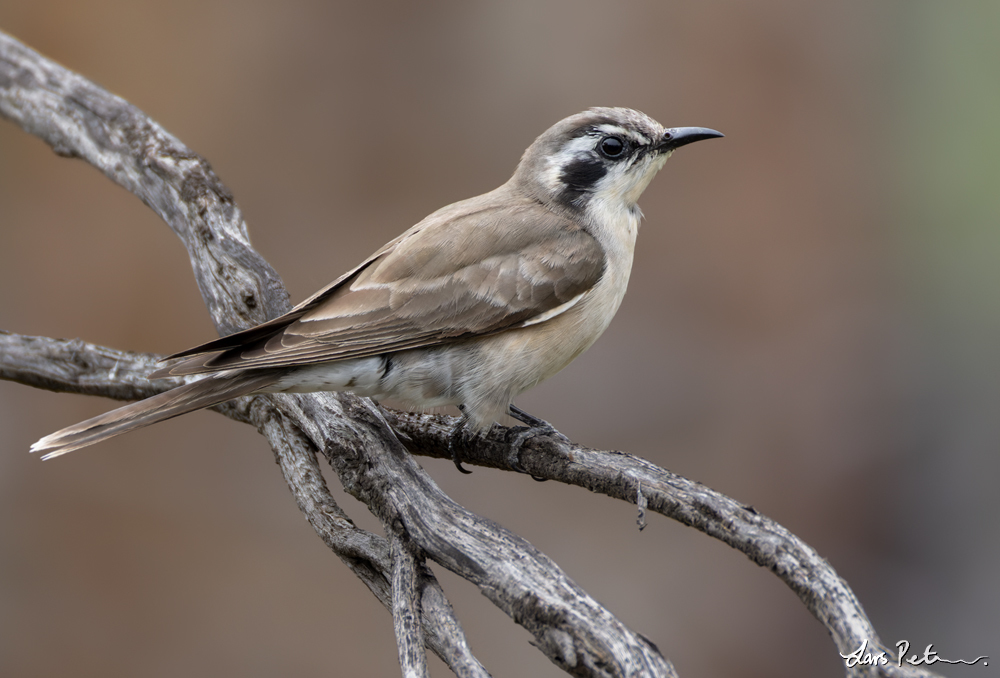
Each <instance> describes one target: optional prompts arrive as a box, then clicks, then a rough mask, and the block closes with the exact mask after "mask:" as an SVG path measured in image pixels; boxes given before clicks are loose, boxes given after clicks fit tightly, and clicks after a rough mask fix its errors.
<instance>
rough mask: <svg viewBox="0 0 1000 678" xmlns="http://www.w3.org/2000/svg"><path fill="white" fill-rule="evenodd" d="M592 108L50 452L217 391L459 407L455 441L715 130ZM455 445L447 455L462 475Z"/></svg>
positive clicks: (531, 361)
mask: <svg viewBox="0 0 1000 678" xmlns="http://www.w3.org/2000/svg"><path fill="white" fill-rule="evenodd" d="M722 136H723V135H722V134H721V133H719V132H717V131H715V130H713V129H708V128H705V127H670V128H667V127H663V126H662V125H660V124H659V123H658V122H656V121H655V120H653V119H652V118H650V117H649V116H647V115H645V114H644V113H641V112H639V111H636V110H632V109H628V108H606V107H598V108H590V109H588V110H586V111H584V112H582V113H578V114H576V115H572V116H569V117H567V118H565V119H563V120H561V121H559V122H558V123H556V124H555V125H553V126H552V127H550V128H549V129H548V130H547V131H545V132H544V133H542V134H541V135H540V136H539V137H538V138H537V139H536V140H535V141H534V142H533V143H532V144H531V145H530V146H529V147H528V148H527V150H526V151H524V153H523V155H522V156H521V159H520V162H519V163H518V165H517V168H516V169H515V171H514V173H513V175H512V176H511V178H510V179H509V180H508V181H507V182H506V183H504V184H503V185H502V186H500V187H499V188H497V189H495V190H493V191H490V192H488V193H485V194H483V195H480V196H477V197H474V198H470V199H467V200H462V201H460V202H456V203H454V204H451V205H448V206H446V207H443V208H441V209H439V210H437V211H436V212H434V213H432V214H430V215H429V216H427V217H426V218H425V219H423V220H422V221H420V222H419V223H417V224H416V225H415V226H413V227H412V228H410V229H409V230H407V231H406V232H404V233H403V234H402V235H400V236H399V237H397V238H396V239H394V240H392V241H391V242H389V243H388V244H386V245H384V246H383V247H382V248H380V249H379V250H377V251H376V252H375V253H374V254H372V255H371V256H370V257H368V258H367V259H365V260H364V261H363V262H362V263H361V264H360V265H358V266H357V267H355V268H353V269H351V270H350V271H348V272H347V273H345V274H344V275H342V276H341V277H339V278H338V279H336V280H335V281H334V282H332V283H331V284H329V285H327V286H326V287H324V288H323V289H321V290H320V291H318V292H317V293H315V294H314V295H312V296H311V297H309V298H308V299H306V300H305V301H303V302H302V303H300V304H298V305H297V306H295V307H294V308H293V309H292V310H291V311H289V312H287V313H285V314H284V315H282V316H280V317H278V318H275V319H273V320H270V321H268V322H265V323H263V324H260V325H257V326H256V327H252V328H250V329H247V330H243V331H239V332H236V333H234V334H231V335H229V336H226V337H222V338H219V339H215V340H214V341H209V342H208V343H205V344H201V345H200V346H196V347H194V348H190V349H188V350H186V351H182V352H180V353H176V354H174V355H172V356H169V357H168V358H166V359H164V360H165V361H169V362H168V364H167V365H166V366H164V367H162V368H161V369H158V370H156V371H155V372H153V373H151V374H150V375H149V378H150V379H158V378H164V377H191V380H189V381H188V382H187V383H185V384H183V385H181V386H178V387H175V388H173V389H170V390H167V391H164V392H162V393H159V394H157V395H154V396H151V397H149V398H146V399H145V400H141V401H138V402H134V403H131V404H129V405H125V406H124V407H120V408H118V409H116V410H112V411H111V412H108V413H105V414H102V415H99V416H97V417H94V418H92V419H89V420H87V421H84V422H81V423H79V424H76V425H74V426H70V427H68V428H65V429H62V430H60V431H57V432H55V433H52V434H51V435H48V436H45V437H44V438H42V439H40V440H39V441H38V442H36V443H34V444H33V445H32V446H31V450H32V452H44V453H45V454H44V455H43V459H50V458H53V457H57V456H59V455H62V454H65V453H67V452H71V451H73V450H77V449H80V448H82V447H86V446H89V445H93V444H94V443H97V442H100V441H102V440H106V439H108V438H111V437H113V436H117V435H120V434H123V433H126V432H128V431H131V430H133V429H137V428H141V427H144V426H148V425H150V424H154V423H156V422H159V421H163V420H166V419H170V418H172V417H176V416H178V415H181V414H185V413H187V412H191V411H193V410H197V409H201V408H205V407H211V406H213V405H216V404H219V403H221V402H225V401H227V400H230V399H233V398H238V397H241V396H247V395H252V394H259V393H302V392H315V391H351V392H353V393H354V394H356V395H359V396H367V397H372V398H375V399H381V398H394V399H396V400H398V401H402V402H403V403H404V404H405V405H406V406H409V407H415V408H432V407H439V406H446V405H452V406H458V408H459V409H460V411H461V414H462V418H461V420H460V423H459V426H458V427H456V429H455V431H456V434H458V435H459V439H461V437H462V436H475V435H479V434H481V433H483V432H485V431H487V430H489V429H490V428H491V427H492V426H493V424H494V423H495V422H497V421H498V420H499V419H501V418H502V417H503V416H504V415H505V414H510V415H511V416H513V417H514V418H516V419H518V420H519V421H521V422H523V423H526V424H528V429H529V430H534V429H539V428H543V429H544V428H545V427H548V430H551V431H554V430H555V429H553V428H552V427H551V425H549V424H548V422H545V421H544V420H543V419H538V418H536V417H533V416H531V415H529V414H527V413H526V412H524V411H523V410H520V409H519V408H517V407H516V406H514V404H513V401H514V398H515V397H516V396H517V395H518V394H520V393H522V392H524V391H525V390H527V389H529V388H531V387H533V386H535V385H536V384H538V383H539V382H541V381H543V380H545V379H547V378H549V377H551V376H552V375H554V374H555V373H557V372H559V371H560V370H561V369H563V368H564V367H566V365H568V364H569V363H570V362H571V361H572V360H573V359H575V358H576V357H577V356H579V355H580V354H581V353H583V351H585V350H586V349H587V348H589V347H590V346H591V345H592V344H593V343H594V342H595V341H596V340H597V338H598V337H599V336H600V335H601V334H602V333H603V332H604V330H605V329H606V328H607V327H608V325H609V324H610V322H611V320H612V318H613V317H614V315H615V313H616V311H617V310H618V307H619V305H620V304H621V302H622V298H623V297H624V295H625V290H626V287H627V286H628V280H629V275H630V273H631V269H632V259H633V253H634V250H635V243H636V235H637V232H638V229H639V223H640V220H641V218H642V212H641V210H640V209H639V207H638V204H637V202H638V200H639V196H640V195H642V193H643V191H644V190H645V189H646V187H647V186H648V185H649V183H650V181H651V180H652V179H653V177H654V176H655V175H656V173H657V172H658V171H659V170H660V168H662V167H663V164H664V163H665V162H666V160H667V158H668V157H670V155H671V154H672V153H673V152H674V151H675V150H677V149H678V148H680V147H682V146H686V145H688V144H690V143H693V142H696V141H700V140H704V139H712V138H718V137H722ZM458 447H460V446H459V445H453V450H452V457H453V460H454V461H455V464H456V466H457V467H458V468H459V470H462V471H465V469H464V468H463V467H462V465H461V459H460V455H459V453H458V452H457V451H456V449H457V448H458Z"/></svg>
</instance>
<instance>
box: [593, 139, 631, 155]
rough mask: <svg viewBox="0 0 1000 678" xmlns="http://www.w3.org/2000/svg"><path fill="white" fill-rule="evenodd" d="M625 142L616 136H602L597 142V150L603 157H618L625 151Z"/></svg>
mask: <svg viewBox="0 0 1000 678" xmlns="http://www.w3.org/2000/svg"><path fill="white" fill-rule="evenodd" d="M625 148H626V146H625V142H624V141H622V140H621V139H619V138H618V137H604V138H603V139H601V143H599V144H597V150H599V151H600V152H601V155H603V156H604V157H605V158H620V157H621V156H622V155H623V154H624V153H625Z"/></svg>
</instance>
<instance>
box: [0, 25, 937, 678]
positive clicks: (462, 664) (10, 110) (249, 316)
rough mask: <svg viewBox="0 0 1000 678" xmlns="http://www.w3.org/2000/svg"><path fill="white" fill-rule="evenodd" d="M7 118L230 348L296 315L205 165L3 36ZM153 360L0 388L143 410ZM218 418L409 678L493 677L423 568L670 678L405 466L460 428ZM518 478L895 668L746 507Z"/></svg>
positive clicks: (568, 462)
mask: <svg viewBox="0 0 1000 678" xmlns="http://www.w3.org/2000/svg"><path fill="white" fill-rule="evenodd" d="M0 115H3V116H4V117H6V118H8V119H10V120H12V121H14V122H15V123H17V124H19V125H20V126H21V127H23V128H24V129H25V130H27V131H29V132H31V133H33V134H35V135H37V136H39V137H41V138H42V139H43V140H45V141H46V142H47V143H48V144H49V145H50V146H52V148H53V149H54V150H55V151H56V153H58V154H60V155H64V156H67V157H79V158H82V159H83V160H85V161H86V162H88V163H90V164H91V165H93V166H95V167H96V168H98V169H99V170H101V171H102V172H103V173H104V174H105V175H106V176H108V178H110V179H111V180H112V181H114V182H116V183H118V184H119V185H121V186H123V187H124V188H126V189H127V190H129V191H131V192H132V193H134V194H135V195H136V196H138V197H139V198H140V199H142V200H143V202H145V203H146V204H147V205H148V206H149V207H150V208H151V209H153V210H154V211H155V212H156V213H157V214H159V215H160V216H161V217H162V218H163V219H164V221H166V222H167V224H168V225H169V226H170V227H171V228H172V229H173V230H174V232H175V233H176V234H177V235H178V237H180V239H181V240H182V242H183V243H184V246H185V247H186V248H187V250H188V252H189V254H190V258H191V263H192V267H193V270H194V274H195V277H196V279H197V282H198V286H199V289H200V290H201V293H202V296H203V298H204V300H205V303H206V305H207V306H208V309H209V312H210V313H211V315H212V318H213V321H214V322H215V325H216V327H217V329H218V330H219V332H220V333H221V334H228V333H230V332H233V331H236V330H239V329H243V328H246V327H248V326H251V325H254V324H256V323H260V322H263V321H264V320H267V319H268V318H271V317H274V316H276V315H278V314H280V313H282V312H284V311H286V310H287V309H288V307H289V304H288V296H287V293H286V292H285V290H284V287H283V286H282V284H281V281H280V279H279V278H278V276H277V274H276V273H275V272H274V271H273V269H271V267H270V266H269V265H268V264H267V262H266V261H264V259H263V258H261V257H260V255H259V254H257V252H256V251H254V250H253V248H252V247H251V246H250V243H249V239H248V237H247V230H246V226H245V223H244V221H243V218H242V215H241V213H240V211H239V208H238V207H237V206H236V204H235V202H234V200H233V198H232V196H231V195H230V193H229V191H228V190H227V189H226V188H225V186H223V185H222V183H221V182H220V181H219V179H218V178H217V177H216V176H215V174H214V173H213V172H212V170H211V168H210V167H209V165H208V163H207V162H205V160H204V159H203V158H201V157H200V156H198V155H197V154H195V153H194V152H192V151H191V150H189V149H188V148H187V147H185V146H184V145H183V144H182V143H181V142H180V141H178V140H177V139H176V138H174V137H173V136H171V135H170V134H168V133H167V132H166V131H164V130H163V129H162V128H161V127H160V126H159V125H157V124H156V123H154V122H153V121H151V120H150V119H149V118H147V117H146V116H145V115H144V114H143V113H142V112H141V111H139V110H138V109H136V108H135V107H134V106H132V105H130V104H129V103H127V102H126V101H124V100H122V99H120V98H118V97H115V96H114V95H112V94H110V93H108V92H106V91H104V90H102V89H101V88H99V87H97V86H96V85H94V84H93V83H91V82H89V81H88V80H86V79H85V78H83V77H81V76H79V75H77V74H75V73H73V72H71V71H68V70H66V69H64V68H62V67H61V66H59V65H58V64H55V63H54V62H52V61H50V60H48V59H46V58H44V57H42V56H40V55H39V54H37V53H35V52H33V51H31V50H30V49H28V48H26V47H25V46H23V45H21V44H20V43H18V42H17V41H16V40H14V39H13V38H11V37H9V36H6V35H4V34H2V33H0ZM157 358H158V356H154V355H148V354H136V353H127V352H123V351H115V350H114V349H107V348H103V347H99V346H94V345H91V344H86V343H84V342H81V341H78V340H74V341H65V340H56V339H47V338H39V337H25V336H21V335H15V334H8V333H2V334H0V378H3V379H7V380H12V381H18V382H21V383H24V384H28V385H31V386H35V387H40V388H47V389H51V390H57V391H67V392H74V393H88V394H93V395H103V396H106V397H110V398H117V399H135V398H141V397H147V396H149V395H152V394H154V393H156V392H159V391H162V390H165V388H168V387H171V386H173V385H176V383H171V382H169V381H164V382H155V383H154V382H148V381H146V380H145V375H146V374H147V373H148V372H149V371H150V368H151V366H152V364H153V363H154V362H155V361H156V360H157ZM214 409H216V410H217V411H220V412H222V413H223V414H225V415H227V416H229V417H231V418H233V419H236V420H238V421H243V422H246V423H250V424H252V425H254V426H255V427H256V428H257V429H258V430H259V431H260V432H261V434H262V435H264V436H265V437H266V438H267V440H268V442H269V443H270V445H271V447H272V449H273V450H274V454H275V456H276V458H277V460H278V463H279V466H280V467H281V470H282V473H283V475H284V477H285V480H286V482H287V483H288V485H289V488H290V489H291V491H292V494H293V495H294V497H295V499H296V502H297V503H298V506H299V508H300V510H301V511H302V512H303V513H304V514H305V515H306V517H307V518H308V519H309V521H310V524H312V526H313V528H314V529H315V530H316V532H317V534H318V535H319V536H320V537H321V538H322V539H323V540H324V542H325V543H326V544H327V545H328V546H329V547H330V548H331V549H332V550H333V551H334V552H335V553H336V554H337V555H338V556H339V557H340V558H341V559H342V560H343V561H344V562H345V563H346V564H347V565H348V567H350V568H351V570H352V571H353V572H354V573H355V574H356V575H357V576H358V577H359V578H360V579H361V580H362V581H363V582H364V583H365V584H366V585H367V586H368V587H369V589H370V590H371V591H372V592H373V593H374V594H375V596H376V598H378V600H379V601H380V602H381V603H382V604H383V605H385V606H386V607H387V608H388V609H390V610H392V611H393V614H394V619H395V622H396V623H395V628H396V630H397V639H398V643H399V648H400V657H401V662H402V665H403V670H404V675H413V676H422V675H425V673H426V663H425V661H424V659H423V656H422V647H423V646H424V645H425V644H426V645H427V646H428V647H430V648H431V649H432V650H434V651H435V653H437V654H438V655H439V656H440V657H441V658H442V659H444V661H446V662H447V663H448V665H449V666H450V667H451V669H452V670H453V671H454V672H455V673H456V674H457V675H460V676H486V675H488V673H487V672H486V670H485V669H484V668H483V667H482V665H481V664H480V663H479V662H478V661H477V660H476V658H475V657H474V656H473V655H472V653H471V651H470V650H469V647H468V644H467V642H466V640H465V636H464V634H463V633H462V631H461V627H460V625H459V623H458V620H457V618H456V617H455V615H454V612H453V611H452V609H451V606H450V605H449V603H448V601H447V599H446V597H445V595H444V592H443V590H442V589H441V587H440V585H439V584H438V582H437V580H436V579H435V578H434V576H433V574H432V573H431V572H430V570H429V568H427V567H426V566H425V565H424V564H423V558H424V557H425V556H426V557H428V558H430V559H432V560H434V561H435V562H437V563H439V564H441V565H443V566H445V567H447V568H449V569H450V570H452V571H454V572H456V573H458V574H459V575H461V576H463V577H465V578H467V579H469V580H470V581H472V582H474V583H475V584H477V585H478V586H479V587H480V589H481V590H482V591H483V593H484V594H486V595H487V597H489V598H490V600H492V601H493V602H494V603H495V604H496V605H497V606H498V607H500V608H501V609H503V610H504V611H505V612H507V614H509V615H510V616H511V618H513V619H514V620H515V621H517V622H518V623H519V624H521V625H523V626H524V627H525V628H527V629H528V630H529V631H530V632H531V633H532V634H533V635H534V637H535V641H536V645H538V647H539V648H540V649H541V650H542V651H543V652H545V654H546V655H547V656H548V657H549V658H550V659H551V660H552V661H553V662H555V663H556V664H557V665H559V666H561V667H562V668H564V669H565V670H566V671H568V672H570V673H573V674H574V675H583V676H672V675H675V674H674V672H673V669H672V667H671V666H670V664H669V662H667V661H666V659H664V658H663V657H662V656H661V655H660V653H659V651H658V650H656V648H655V647H653V646H652V645H651V644H650V643H649V642H648V641H646V640H645V639H644V638H642V637H641V636H640V635H638V634H636V633H635V632H633V631H631V630H630V629H628V628H627V627H625V626H624V625H623V624H622V623H621V622H620V621H619V620H618V619H616V618H615V617H614V616H613V615H612V614H611V613H610V612H608V611H607V610H606V609H604V608H603V607H601V606H600V605H599V604H598V603H597V602H596V601H594V600H593V598H591V597H590V596H589V595H588V594H587V593H586V592H585V591H583V590H582V589H580V588H579V586H577V585H576V584H575V583H574V582H573V581H572V580H570V579H569V578H568V577H567V576H566V575H565V573H563V572H562V570H561V569H560V568H559V567H558V566H557V565H556V564H555V563H554V562H552V561H551V560H550V559H549V558H547V557H546V556H545V555H544V554H542V553H540V552H538V551H537V550H536V549H535V548H534V547H532V546H531V545H530V544H528V543H527V542H526V541H524V540H523V539H522V538H520V537H519V536H517V535H515V534H513V533H511V532H509V531H507V530H505V529H503V528H501V527H499V526H498V525H496V524H494V523H492V522H491V521H489V520H487V519H484V518H482V517H480V516H477V515H475V514H473V513H470V512H469V511H467V510H465V509H464V508H462V507H461V506H459V505H458V504H456V503H455V502H453V501H452V500H451V499H450V498H448V497H447V496H446V495H444V493H442V492H441V490H440V489H439V488H438V487H437V485H436V484H435V483H434V481H433V480H432V479H431V478H430V477H429V476H428V475H427V474H426V473H425V472H424V471H423V470H422V469H421V468H420V467H419V465H417V464H416V462H415V461H414V460H413V458H412V456H411V454H410V453H414V454H424V455H428V456H437V457H442V456H447V449H448V445H447V443H448V439H449V436H450V434H451V432H452V430H453V428H454V426H455V424H456V420H455V419H454V418H451V417H444V416H432V415H416V414H411V413H403V412H395V411H390V410H385V409H383V408H380V407H378V406H377V405H375V404H373V403H372V402H370V401H367V400H362V399H359V398H356V397H354V396H351V395H350V394H312V395H272V396H256V397H253V398H244V399H240V400H237V401H233V402H230V403H225V404H223V405H220V406H218V407H216V408H214ZM502 442H503V435H502V431H500V430H499V429H494V431H493V432H492V433H491V435H490V436H488V437H486V438H485V439H483V440H481V441H479V442H478V443H477V444H476V445H474V446H472V447H471V449H469V450H468V451H467V452H465V460H466V461H467V462H468V463H471V464H481V465H486V466H493V467H496V468H505V469H507V468H508V464H509V462H508V460H507V458H506V455H505V453H504V452H505V447H504V446H503V444H502ZM317 452H319V453H322V454H324V456H325V457H326V458H327V460H328V461H329V463H330V464H331V466H332V467H333V468H334V469H335V471H336V472H337V474H338V476H339V478H340V481H341V482H342V483H343V485H344V487H345V488H346V489H347V490H348V492H350V493H351V494H353V495H354V496H355V497H358V498H359V499H361V500H362V501H364V502H365V503H366V505H367V506H368V507H369V509H370V510H371V511H372V512H373V513H374V514H375V515H376V516H378V517H379V518H380V519H381V521H382V523H383V526H384V527H385V529H386V534H388V535H389V539H388V540H387V539H386V538H383V537H380V536H378V535H374V534H372V533H369V532H366V531H364V530H360V529H358V528H357V527H356V526H355V525H354V524H353V522H352V521H351V520H350V518H349V517H348V516H347V515H346V514H345V513H344V512H343V511H342V510H341V508H340V507H339V506H338V505H337V504H336V502H335V501H334V499H333V497H332V496H331V495H330V493H329V491H328V489H327V487H326V484H325V482H324V480H323V477H322V474H321V473H320V469H319V467H318V465H317V460H316V453H317ZM521 464H522V466H523V467H524V469H525V470H527V471H528V472H530V473H532V474H533V475H535V476H538V477H543V478H549V479H553V480H558V481H561V482H565V483H570V484H574V485H579V486H581V487H585V488H587V489H590V490H592V491H596V492H601V493H603V494H607V495H609V496H612V497H617V498H619V499H623V500H625V501H630V502H633V503H639V504H640V505H643V504H644V505H645V506H646V507H647V508H648V509H649V510H652V511H656V512H659V513H662V514H664V515H666V516H669V517H671V518H674V519H675V520H679V521H681V522H683V523H684V524H686V525H690V526H692V527H695V528H697V529H699V530H701V531H703V532H705V533H706V534H709V535H711V536H713V537H715V538H718V539H721V540H723V541H724V542H726V543H727V544H729V545H731V546H733V547H734V548H737V549H739V550H740V551H742V552H743V553H745V554H747V556H748V557H750V558H751V560H753V561H754V562H756V563H757V564H758V565H761V566H763V567H767V568H769V569H770V570H771V571H772V572H774V573H775V574H776V575H777V576H779V577H780V578H781V579H782V580H783V581H784V582H785V583H786V584H788V585H789V586H790V587H791V588H792V589H793V590H794V591H795V592H796V593H797V594H798V595H799V597H800V598H801V599H802V600H803V602H804V603H805V604H806V605H807V607H808V608H809V609H810V611H812V612H813V614H814V615H815V616H816V617H817V618H818V619H819V620H820V621H821V622H822V623H823V624H824V625H825V626H826V628H827V629H828V630H829V631H830V633H831V635H832V636H833V638H834V641H835V643H836V646H837V648H838V650H839V651H840V652H841V653H842V654H846V653H848V652H851V651H853V650H855V649H856V648H857V647H858V646H859V645H860V644H861V642H862V641H867V642H868V647H869V648H870V649H871V651H873V652H877V651H880V650H884V651H886V652H887V656H888V657H892V654H891V652H888V650H887V648H885V647H884V645H883V644H882V643H881V641H880V640H879V639H878V637H877V635H876V634H875V631H874V629H873V628H872V627H871V624H870V622H869V621H868V619H867V617H866V616H865V614H864V611H863V610H862V608H861V606H860V604H859V603H858V601H857V599H856V598H855V596H854V594H853V593H852V592H851V590H850V589H849V588H848V587H847V585H846V584H845V583H844V582H843V580H841V579H840V578H839V577H838V576H837V574H836V573H835V572H834V571H833V569H832V568H831V567H830V566H829V564H827V563H826V562H825V561H824V560H823V559H822V558H820V557H819V556H818V555H817V554H816V553H815V552H814V551H813V550H812V549H811V548H810V547H809V546H807V545H806V544H805V543H803V542H802V541H801V540H799V539H798V538H797V537H795V536H794V535H792V534H791V533H789V532H788V531H787V530H785V529H784V528H782V527H781V526H780V525H777V524H776V523H774V522H773V521H771V520H769V519H767V518H765V517H763V516H761V515H759V514H758V513H757V512H756V511H754V510H753V509H752V508H751V507H747V506H743V505H741V504H739V503H738V502H735V501H733V500H732V499H729V498H728V497H725V496H724V495H721V494H719V493H717V492H714V491H712V490H710V489H708V488H706V487H704V486H702V485H700V484H697V483H693V482H691V481H688V480H686V479H684V478H681V477H679V476H676V475H674V474H672V473H670V472H668V471H665V470H663V469H660V468H658V467H656V466H654V465H652V464H650V463H648V462H646V461H644V460H642V459H639V458H637V457H634V456H632V455H628V454H624V453H619V452H598V451H595V450H589V449H586V448H582V447H579V446H575V445H573V444H571V443H567V442H565V441H560V440H555V439H534V440H532V441H530V442H529V443H528V445H527V446H526V449H525V453H524V454H523V455H522V458H521ZM847 674H848V675H849V676H870V675H881V676H931V675H934V674H932V673H930V672H929V671H926V670H923V669H921V668H917V667H913V666H909V665H906V664H904V665H902V666H897V665H896V663H894V662H893V663H889V664H888V665H875V666H870V665H858V666H854V667H850V668H848V669H847Z"/></svg>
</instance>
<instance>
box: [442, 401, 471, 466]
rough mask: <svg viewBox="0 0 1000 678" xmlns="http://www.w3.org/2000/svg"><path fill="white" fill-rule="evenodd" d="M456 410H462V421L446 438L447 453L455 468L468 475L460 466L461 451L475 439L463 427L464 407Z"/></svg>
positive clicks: (464, 421)
mask: <svg viewBox="0 0 1000 678" xmlns="http://www.w3.org/2000/svg"><path fill="white" fill-rule="evenodd" d="M458 409H460V410H462V420H461V421H459V422H458V425H457V426H455V430H453V431H452V432H451V435H450V436H448V451H449V452H451V460H452V462H454V464H455V468H457V469H458V470H459V471H460V472H462V473H466V474H469V473H472V471H470V470H469V469H467V468H465V467H464V466H462V450H463V449H464V448H466V447H468V445H469V443H470V442H471V441H472V439H473V438H475V437H476V434H475V433H469V429H468V428H467V427H466V425H465V423H466V419H465V407H464V406H462V405H459V406H458Z"/></svg>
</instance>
